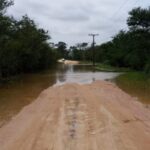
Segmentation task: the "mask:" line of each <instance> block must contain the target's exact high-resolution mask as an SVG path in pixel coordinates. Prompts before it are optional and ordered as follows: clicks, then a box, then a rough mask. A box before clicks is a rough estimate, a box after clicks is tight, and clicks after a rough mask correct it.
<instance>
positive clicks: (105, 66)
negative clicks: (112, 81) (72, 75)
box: [95, 63, 131, 72]
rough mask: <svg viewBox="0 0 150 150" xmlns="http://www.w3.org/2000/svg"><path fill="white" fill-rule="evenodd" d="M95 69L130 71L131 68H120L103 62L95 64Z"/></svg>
mask: <svg viewBox="0 0 150 150" xmlns="http://www.w3.org/2000/svg"><path fill="white" fill-rule="evenodd" d="M95 69H97V70H99V71H106V72H130V71H131V69H129V68H119V67H113V66H110V65H107V64H101V63H97V64H96V66H95Z"/></svg>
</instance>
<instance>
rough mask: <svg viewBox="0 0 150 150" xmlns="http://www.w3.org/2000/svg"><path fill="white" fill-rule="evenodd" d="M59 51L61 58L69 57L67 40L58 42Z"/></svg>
mask: <svg viewBox="0 0 150 150" xmlns="http://www.w3.org/2000/svg"><path fill="white" fill-rule="evenodd" d="M56 47H57V51H58V53H59V58H65V59H66V58H67V57H68V51H67V44H66V43H65V42H62V41H60V42H58V44H56Z"/></svg>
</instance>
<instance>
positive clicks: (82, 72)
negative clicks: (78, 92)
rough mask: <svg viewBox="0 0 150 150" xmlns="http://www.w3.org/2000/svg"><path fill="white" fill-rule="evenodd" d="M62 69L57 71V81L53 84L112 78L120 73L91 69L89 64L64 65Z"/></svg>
mask: <svg viewBox="0 0 150 150" xmlns="http://www.w3.org/2000/svg"><path fill="white" fill-rule="evenodd" d="M62 68H63V69H62V70H61V69H60V71H58V72H57V75H56V76H57V82H56V84H55V85H62V84H65V83H80V84H85V83H91V82H93V81H95V80H106V79H113V78H115V77H116V76H118V75H119V74H120V73H113V72H99V71H96V70H93V67H92V66H90V65H64V66H62Z"/></svg>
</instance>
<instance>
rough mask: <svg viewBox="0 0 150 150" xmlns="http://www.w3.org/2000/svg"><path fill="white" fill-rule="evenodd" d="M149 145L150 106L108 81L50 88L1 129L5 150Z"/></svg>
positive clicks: (0, 149) (141, 149)
mask: <svg viewBox="0 0 150 150" xmlns="http://www.w3.org/2000/svg"><path fill="white" fill-rule="evenodd" d="M149 149H150V111H149V109H146V108H145V107H144V106H143V105H142V104H140V103H139V102H137V101H135V100H134V99H133V98H132V97H130V96H129V95H128V94H126V93H124V92H123V91H122V90H120V89H119V88H118V87H116V86H115V85H113V84H111V83H109V82H104V81H97V82H95V83H92V84H89V85H77V84H67V85H63V86H59V87H50V88H49V89H47V90H45V91H44V92H42V93H41V94H40V96H39V98H38V99H37V100H36V101H34V102H33V103H32V104H30V105H28V106H27V107H25V108H24V109H23V110H22V111H21V112H20V113H19V114H18V115H17V116H16V117H15V118H14V119H12V121H11V122H10V123H9V124H8V125H6V126H4V127H3V128H1V129H0V150H149Z"/></svg>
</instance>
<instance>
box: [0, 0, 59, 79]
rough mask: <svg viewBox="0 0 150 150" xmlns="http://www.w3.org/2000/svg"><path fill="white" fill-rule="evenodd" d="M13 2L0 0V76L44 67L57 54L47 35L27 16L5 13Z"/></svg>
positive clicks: (50, 63)
mask: <svg viewBox="0 0 150 150" xmlns="http://www.w3.org/2000/svg"><path fill="white" fill-rule="evenodd" d="M11 5H13V1H8V0H0V79H2V78H6V77H9V76H12V75H16V74H19V73H27V72H33V71H36V70H41V69H45V68H48V67H49V66H50V65H52V64H53V63H54V62H56V59H57V54H56V51H55V50H54V49H52V48H51V46H50V44H49V42H48V41H49V39H50V36H49V35H48V32H47V31H45V30H44V29H42V28H38V27H37V25H36V24H35V22H34V21H33V20H32V19H30V18H29V17H28V16H27V15H25V16H23V17H22V18H21V19H20V20H16V19H15V18H13V17H10V16H7V15H6V10H7V8H8V7H9V6H11Z"/></svg>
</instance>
